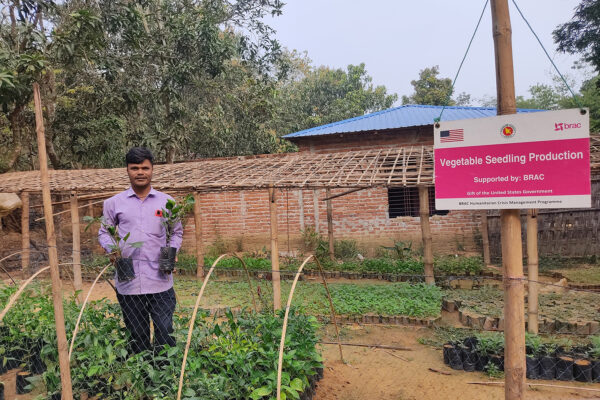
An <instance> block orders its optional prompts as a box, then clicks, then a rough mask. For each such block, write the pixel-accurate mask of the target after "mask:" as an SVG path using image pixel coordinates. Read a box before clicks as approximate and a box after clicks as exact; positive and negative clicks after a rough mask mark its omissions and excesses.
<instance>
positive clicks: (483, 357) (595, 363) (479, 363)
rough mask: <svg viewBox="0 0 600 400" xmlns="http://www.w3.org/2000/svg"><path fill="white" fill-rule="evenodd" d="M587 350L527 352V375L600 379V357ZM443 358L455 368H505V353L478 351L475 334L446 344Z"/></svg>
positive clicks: (580, 348) (584, 380) (547, 378)
mask: <svg viewBox="0 0 600 400" xmlns="http://www.w3.org/2000/svg"><path fill="white" fill-rule="evenodd" d="M528 350H529V349H528ZM586 350H587V349H586V348H585V347H579V348H573V349H572V350H569V351H566V350H565V349H562V348H560V347H559V348H557V349H556V350H554V351H553V352H552V353H550V354H538V355H537V356H535V355H533V354H527V356H526V359H525V363H526V366H527V378H528V379H544V380H560V381H573V380H574V381H578V382H600V359H595V358H591V357H590V356H589V355H588V354H587V351H586ZM528 353H530V352H529V351H528ZM443 357H444V364H446V365H449V366H450V368H452V369H456V370H464V371H468V372H471V371H484V370H485V369H486V366H488V365H490V364H494V365H495V366H496V368H497V369H498V370H500V371H504V355H503V354H483V353H481V352H478V349H477V338H476V337H469V338H467V339H465V340H463V341H462V342H448V343H446V344H445V345H444V346H443Z"/></svg>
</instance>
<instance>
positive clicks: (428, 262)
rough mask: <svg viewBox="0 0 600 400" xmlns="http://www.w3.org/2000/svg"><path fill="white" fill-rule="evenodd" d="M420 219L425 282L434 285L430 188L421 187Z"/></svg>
mask: <svg viewBox="0 0 600 400" xmlns="http://www.w3.org/2000/svg"><path fill="white" fill-rule="evenodd" d="M419 219H420V220H421V234H422V238H423V256H424V257H423V259H424V260H423V261H424V264H425V265H424V270H425V282H426V283H428V284H430V285H433V284H435V278H434V276H433V239H432V238H431V226H430V225H429V188H428V187H427V186H419Z"/></svg>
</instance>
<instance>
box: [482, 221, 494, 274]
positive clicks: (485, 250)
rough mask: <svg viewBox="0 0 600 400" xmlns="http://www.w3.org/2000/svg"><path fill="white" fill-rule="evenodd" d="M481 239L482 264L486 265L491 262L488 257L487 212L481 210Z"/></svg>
mask: <svg viewBox="0 0 600 400" xmlns="http://www.w3.org/2000/svg"><path fill="white" fill-rule="evenodd" d="M481 240H482V244H483V265H485V266H486V267H487V266H488V265H491V264H492V259H491V257H490V235H489V232H488V212H487V210H481Z"/></svg>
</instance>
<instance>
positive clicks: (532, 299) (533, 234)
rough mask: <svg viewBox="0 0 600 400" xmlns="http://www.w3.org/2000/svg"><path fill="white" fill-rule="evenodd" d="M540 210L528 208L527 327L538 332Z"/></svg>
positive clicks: (531, 331)
mask: <svg viewBox="0 0 600 400" xmlns="http://www.w3.org/2000/svg"><path fill="white" fill-rule="evenodd" d="M537 216H538V211H537V210H527V274H528V277H529V283H528V288H529V293H528V296H527V298H528V302H527V304H528V306H529V315H528V318H527V329H528V330H529V332H530V333H538V304H539V301H538V284H537V281H538V260H539V258H538V240H537V236H538V220H537Z"/></svg>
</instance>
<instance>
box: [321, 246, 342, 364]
mask: <svg viewBox="0 0 600 400" xmlns="http://www.w3.org/2000/svg"><path fill="white" fill-rule="evenodd" d="M314 259H315V263H316V264H317V267H318V268H319V273H320V275H321V279H322V280H323V286H324V287H325V293H327V300H329V312H330V313H331V321H333V326H334V327H335V336H336V337H337V344H338V350H339V351H340V361H341V362H344V353H342V341H341V340H340V331H339V329H338V324H337V315H336V314H335V307H334V306H333V300H331V292H330V291H329V286H327V280H326V279H325V273H324V272H323V267H322V266H321V262H320V261H319V259H318V258H317V257H316V256H315V257H314Z"/></svg>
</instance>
